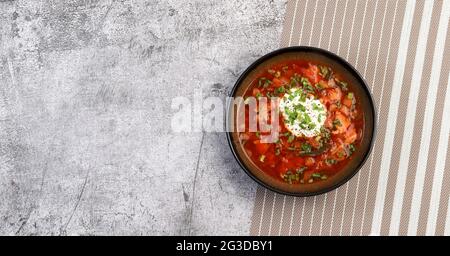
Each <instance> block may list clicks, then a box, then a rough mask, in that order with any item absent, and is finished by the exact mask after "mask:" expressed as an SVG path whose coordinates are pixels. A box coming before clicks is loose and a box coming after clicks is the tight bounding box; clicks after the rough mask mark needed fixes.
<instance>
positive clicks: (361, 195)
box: [250, 0, 450, 235]
mask: <svg viewBox="0 0 450 256" xmlns="http://www.w3.org/2000/svg"><path fill="white" fill-rule="evenodd" d="M449 15H450V1H447V0H436V1H424V0H421V1H415V0H407V1H404V0H388V1H387V0H382V1H370V0H364V1H356V0H303V1H300V0H290V1H289V2H288V5H287V10H286V20H285V23H284V29H283V33H282V46H289V45H311V46H316V47H321V48H325V49H329V50H330V51H332V52H335V53H337V54H338V55H340V56H342V57H344V58H345V59H347V60H348V61H349V62H350V63H351V64H352V65H354V66H355V67H356V69H358V70H359V71H360V72H361V74H362V75H363V76H364V78H365V79H366V81H367V82H368V84H369V86H370V87H371V88H370V89H371V91H372V93H373V96H374V99H375V102H376V110H377V113H378V132H377V137H376V142H375V146H374V150H373V151H372V154H371V156H370V157H369V159H368V161H367V162H366V164H365V165H364V167H363V168H362V169H361V171H360V172H359V174H358V175H356V176H355V177H353V178H352V179H351V180H350V182H348V183H347V184H345V185H343V186H341V187H340V188H339V189H337V190H335V191H333V192H330V193H327V194H325V195H321V196H316V197H309V198H294V197H289V196H283V195H280V194H276V193H273V192H271V191H268V190H266V189H264V188H262V187H260V188H258V190H257V194H256V203H255V208H254V213H253V217H252V225H251V231H250V232H251V234H252V235H444V234H446V235H450V209H448V206H449V195H450V150H448V147H449V130H450V90H449V79H450V77H449V69H450V33H449V32H450V31H448V26H449Z"/></svg>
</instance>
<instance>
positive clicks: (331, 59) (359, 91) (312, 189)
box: [226, 46, 376, 197]
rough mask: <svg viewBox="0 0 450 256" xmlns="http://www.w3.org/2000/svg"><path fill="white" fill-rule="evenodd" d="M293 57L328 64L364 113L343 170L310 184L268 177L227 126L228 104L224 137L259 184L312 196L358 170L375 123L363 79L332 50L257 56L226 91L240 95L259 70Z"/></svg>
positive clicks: (305, 49) (294, 50) (229, 122)
mask: <svg viewBox="0 0 450 256" xmlns="http://www.w3.org/2000/svg"><path fill="white" fill-rule="evenodd" d="M295 59H302V60H310V61H313V62H314V63H319V64H323V65H326V66H329V67H331V68H332V69H333V70H335V71H336V72H338V73H340V74H341V75H342V76H343V78H344V80H345V81H347V82H348V84H349V88H350V90H351V91H353V93H354V94H355V95H356V97H357V98H358V99H359V103H360V104H361V109H362V111H363V112H364V129H363V135H362V139H361V143H360V145H359V147H358V150H357V151H356V152H355V153H354V154H353V156H352V158H351V160H350V161H349V162H348V163H347V164H346V166H345V167H344V169H343V170H341V171H340V172H338V173H337V174H335V175H333V176H332V177H329V178H328V179H327V180H325V181H321V182H315V183H312V184H301V185H289V184H287V183H285V182H283V181H280V180H277V179H275V178H273V177H271V176H270V175H268V174H266V173H265V172H264V171H262V170H261V169H260V168H259V167H257V166H256V165H255V164H254V163H253V162H252V161H251V160H250V158H249V157H248V156H247V154H246V153H245V150H244V149H243V147H242V145H241V143H240V142H239V136H238V132H236V129H235V127H231V126H233V125H234V124H235V123H236V122H232V120H231V118H233V116H235V115H234V114H232V111H236V110H235V109H234V105H232V104H229V105H228V106H227V120H226V126H227V131H228V132H227V139H228V143H229V145H230V147H231V151H232V152H233V155H234V157H235V158H236V160H237V161H238V163H239V165H240V166H241V167H242V169H243V170H244V171H245V172H246V173H247V174H248V175H249V176H250V177H251V178H253V179H254V180H255V181H256V182H258V183H259V184H261V185H262V186H264V187H266V188H268V189H270V190H272V191H275V192H278V193H281V194H285V195H292V196H301V197H303V196H314V195H319V194H322V193H326V192H329V191H331V190H334V189H336V188H338V187H339V186H341V185H342V184H344V183H346V182H347V181H349V180H350V179H351V178H352V177H353V176H354V175H355V174H356V173H357V172H358V171H359V170H360V169H361V167H362V166H363V164H364V162H365V161H366V160H367V158H368V156H369V154H370V152H371V150H372V147H373V142H374V136H375V126H376V124H375V120H376V118H375V108H374V103H373V99H372V95H371V93H370V91H369V89H368V86H367V84H366V82H365V81H364V79H363V78H362V76H361V75H360V74H359V73H358V71H357V70H356V69H355V68H354V67H352V66H351V65H350V64H349V63H348V62H347V61H346V60H344V59H343V58H341V57H339V56H337V55H336V54H334V53H331V52H329V51H326V50H323V49H320V48H314V47H307V46H294V47H287V48H282V49H278V50H276V51H273V52H271V53H269V54H266V55H264V56H263V57H261V58H259V59H258V60H256V61H255V62H253V63H252V64H251V65H250V66H249V67H248V68H247V69H246V70H245V71H244V73H242V75H241V76H240V77H239V79H238V80H237V82H236V84H235V85H234V87H233V89H232V91H231V93H230V97H238V96H243V95H244V94H245V92H246V91H247V90H248V88H249V87H250V86H251V83H252V81H254V79H256V78H257V76H258V75H259V74H260V73H261V72H262V70H265V69H268V68H269V67H270V66H271V65H272V64H274V63H279V62H281V61H286V60H295ZM234 113H235V112H234Z"/></svg>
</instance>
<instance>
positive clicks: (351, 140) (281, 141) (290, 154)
mask: <svg viewBox="0 0 450 256" xmlns="http://www.w3.org/2000/svg"><path fill="white" fill-rule="evenodd" d="M351 88H352V85H349V84H348V83H347V82H346V81H344V79H343V77H342V76H341V75H340V74H339V73H335V72H334V71H333V70H332V69H331V68H330V67H327V66H323V65H319V64H315V63H312V62H310V61H302V60H292V61H284V62H282V63H277V64H275V65H273V66H271V67H270V68H269V69H267V70H264V71H263V72H262V73H261V74H259V75H258V78H257V79H255V80H254V81H253V82H252V84H251V86H250V87H249V89H248V90H247V91H246V93H245V94H244V99H245V100H244V102H245V104H246V105H245V121H246V128H245V131H243V132H240V133H239V141H240V144H241V146H242V147H243V148H244V150H245V152H246V154H247V155H248V157H249V158H250V159H251V161H252V162H253V163H254V164H255V165H256V166H257V167H258V168H260V169H261V170H262V171H264V172H265V173H267V174H268V175H270V176H272V177H274V178H276V179H280V180H282V181H284V182H286V183H289V184H298V185H301V184H310V183H314V182H320V181H323V180H326V179H328V178H330V177H331V176H333V175H335V174H336V173H338V172H339V171H341V170H343V169H344V167H345V165H346V164H347V163H348V162H349V161H350V160H351V158H352V155H354V153H355V152H356V151H357V150H358V146H359V144H360V142H361V138H362V133H363V129H364V116H363V115H364V113H363V112H362V111H361V106H360V104H359V102H358V98H357V97H356V95H355V94H354V93H353V91H352V90H351ZM262 98H266V99H267V102H268V103H267V104H268V107H267V112H265V113H267V114H265V115H262V114H261V108H260V107H261V102H262V101H261V99H262ZM249 99H255V100H254V102H256V104H250V103H249V102H250V101H249ZM271 99H276V100H275V101H271ZM274 102H276V103H274ZM270 104H277V106H276V108H275V109H276V110H275V111H277V113H278V117H277V118H278V119H279V120H278V124H279V125H278V126H277V127H278V128H277V133H276V137H275V138H274V139H273V140H272V141H271V142H270V143H265V140H263V139H262V138H263V137H266V138H267V137H268V136H272V135H273V134H274V133H273V129H274V128H273V127H276V126H271V124H273V123H274V122H273V120H271V112H270V111H271V109H272V111H274V110H273V109H274V108H273V107H274V106H271V105H270ZM271 107H272V108H271ZM253 113H256V114H254V115H253ZM262 118H265V120H261V119H262ZM252 121H253V122H256V123H257V124H258V125H257V129H256V131H255V130H251V129H249V127H251V125H250V122H252ZM262 121H263V122H262ZM264 123H266V124H269V125H268V126H270V127H272V128H269V129H267V127H266V128H265V129H262V126H263V124H264ZM271 129H272V130H271Z"/></svg>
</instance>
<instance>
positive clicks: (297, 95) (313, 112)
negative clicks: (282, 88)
mask: <svg viewBox="0 0 450 256" xmlns="http://www.w3.org/2000/svg"><path fill="white" fill-rule="evenodd" d="M279 109H280V112H281V113H282V115H283V118H284V125H285V126H286V129H288V130H289V131H290V132H291V133H292V134H293V135H294V136H297V137H302V136H305V137H314V136H317V135H319V134H320V132H321V129H322V127H323V125H324V123H325V119H326V117H327V110H326V108H325V106H324V105H323V104H322V103H321V102H320V100H318V99H315V98H314V97H312V96H311V97H308V96H307V95H306V94H305V93H304V92H303V91H302V90H301V89H297V88H292V89H290V90H289V91H288V92H287V93H285V94H284V96H283V97H282V98H281V100H280V103H279Z"/></svg>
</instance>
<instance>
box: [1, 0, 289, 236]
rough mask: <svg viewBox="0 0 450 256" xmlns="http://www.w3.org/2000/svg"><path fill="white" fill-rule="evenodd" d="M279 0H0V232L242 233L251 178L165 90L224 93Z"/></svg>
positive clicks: (274, 41)
mask: <svg viewBox="0 0 450 256" xmlns="http://www.w3.org/2000/svg"><path fill="white" fill-rule="evenodd" d="M63 2H64V3H63ZM285 4H286V3H285V1H269V0H266V1H258V0H251V1H248V0H239V1H213V0H191V1H163V0H153V1H143V0H139V1H138V0H134V1H133V0H116V1H110V0H105V1H100V0H70V1H59V0H53V1H50V0H49V1H44V0H23V1H21V0H16V1H14V0H0V25H1V34H0V36H1V37H0V44H1V47H0V234H1V235H177V234H192V235H198V234H210V235H245V234H248V231H249V225H250V217H251V214H252V210H253V200H254V193H255V188H256V184H255V183H254V182H253V181H252V180H250V179H249V178H248V177H247V176H246V175H245V174H244V173H243V172H242V171H241V170H240V168H239V166H238V165H237V164H236V163H235V160H234V159H233V157H232V155H231V153H230V151H229V148H228V145H227V143H226V136H225V134H224V133H185V134H181V133H174V132H172V131H171V130H170V120H171V119H170V118H171V116H172V115H173V113H174V111H173V110H172V109H171V107H170V103H171V100H172V98H173V97H175V96H179V95H185V96H191V95H192V94H193V89H199V88H201V89H202V90H203V93H204V95H205V96H207V95H219V96H220V97H225V95H226V94H227V93H228V91H229V89H230V88H231V86H232V85H233V83H234V81H235V80H236V78H237V76H238V74H240V72H242V71H243V69H244V68H245V67H246V66H247V65H248V64H249V63H251V62H252V61H253V60H255V59H256V58H257V57H258V56H260V55H262V54H264V53H266V52H268V51H270V50H273V49H275V48H277V47H278V41H279V36H280V33H281V26H282V22H283V16H284V8H285Z"/></svg>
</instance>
